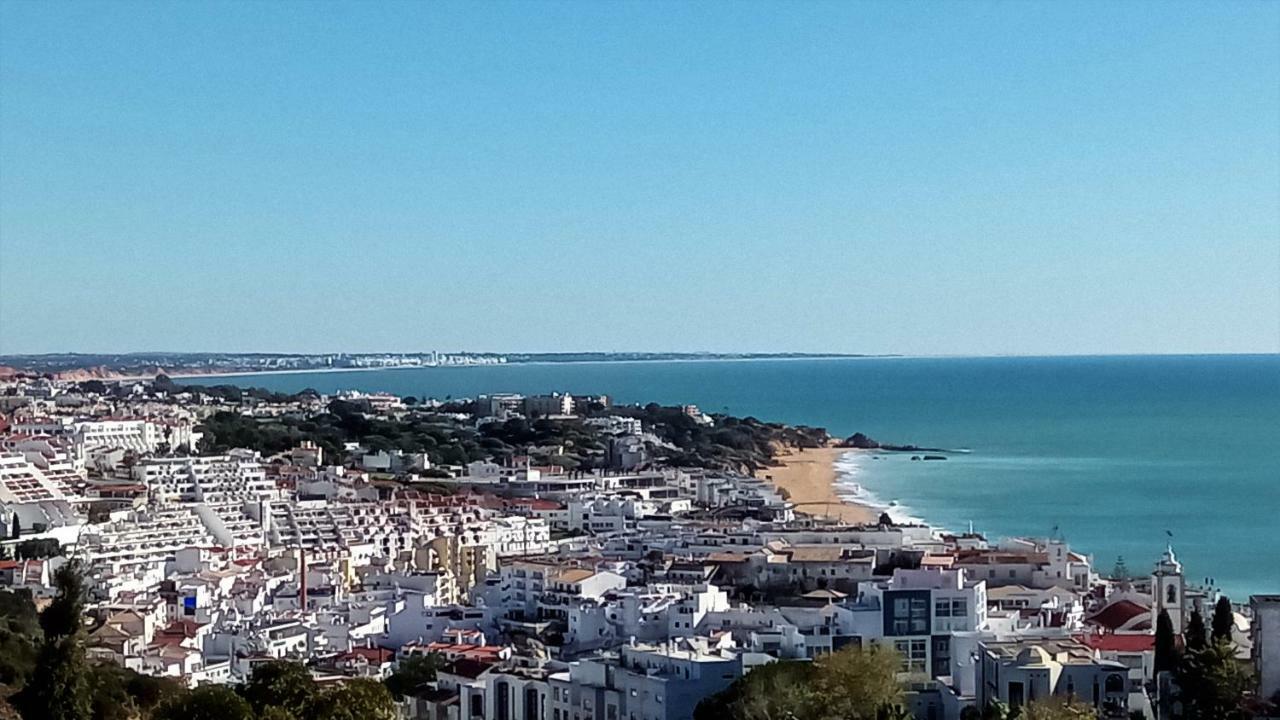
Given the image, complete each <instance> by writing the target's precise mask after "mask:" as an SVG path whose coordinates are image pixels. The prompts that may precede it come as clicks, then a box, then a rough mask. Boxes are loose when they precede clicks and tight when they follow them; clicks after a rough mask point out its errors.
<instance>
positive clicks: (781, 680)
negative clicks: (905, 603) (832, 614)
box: [694, 645, 904, 720]
mask: <svg viewBox="0 0 1280 720" xmlns="http://www.w3.org/2000/svg"><path fill="white" fill-rule="evenodd" d="M900 662H901V659H900V657H899V656H898V655H897V653H895V652H894V651H893V650H890V649H887V648H884V647H881V646H878V645H873V646H871V647H869V648H866V649H862V648H856V647H850V648H845V649H843V650H840V651H838V652H834V653H830V654H827V655H823V656H821V657H819V658H818V659H816V660H814V661H813V662H795V661H782V662H776V663H770V664H768V665H764V666H761V667H758V668H755V669H753V670H752V671H751V672H749V673H747V674H746V675H745V676H743V677H741V678H739V679H738V680H737V681H735V682H734V683H733V685H730V686H729V687H728V688H726V689H725V690H723V691H722V692H719V693H717V694H715V695H712V696H711V697H709V698H706V699H705V700H703V701H702V702H701V703H699V704H698V707H697V708H696V709H695V711H694V720H778V719H779V718H794V720H884V719H885V718H892V717H897V716H898V715H899V714H900V713H901V712H902V711H903V710H904V708H903V706H902V700H903V695H902V688H901V687H900V685H899V684H898V680H897V672H898V668H899V666H900Z"/></svg>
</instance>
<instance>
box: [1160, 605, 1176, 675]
mask: <svg viewBox="0 0 1280 720" xmlns="http://www.w3.org/2000/svg"><path fill="white" fill-rule="evenodd" d="M1177 667H1178V645H1177V643H1176V641H1175V640H1174V636H1173V620H1171V619H1170V618H1169V613H1168V612H1167V611H1165V610H1161V611H1160V614H1159V615H1158V616H1156V660H1155V671H1156V672H1157V673H1162V672H1173V671H1174V670H1175V669H1176V668H1177Z"/></svg>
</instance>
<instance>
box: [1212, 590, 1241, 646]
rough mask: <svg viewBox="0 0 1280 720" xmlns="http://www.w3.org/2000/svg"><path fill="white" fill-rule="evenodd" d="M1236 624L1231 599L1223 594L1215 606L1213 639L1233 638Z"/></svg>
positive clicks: (1215, 640) (1228, 639)
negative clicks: (1232, 634) (1232, 633)
mask: <svg viewBox="0 0 1280 720" xmlns="http://www.w3.org/2000/svg"><path fill="white" fill-rule="evenodd" d="M1235 625H1236V618H1235V612H1234V611H1232V609H1231V600H1230V599H1229V598H1228V597H1227V596H1226V595H1223V596H1222V597H1220V598H1218V603H1217V604H1216V605H1214V606H1213V640H1214V642H1217V641H1218V640H1227V641H1230V640H1231V630H1232V628H1234V627H1235Z"/></svg>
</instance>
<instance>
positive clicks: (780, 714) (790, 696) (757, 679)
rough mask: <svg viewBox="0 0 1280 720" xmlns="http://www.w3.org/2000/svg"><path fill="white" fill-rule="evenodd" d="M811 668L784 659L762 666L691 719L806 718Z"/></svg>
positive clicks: (703, 704) (811, 699) (700, 705)
mask: <svg viewBox="0 0 1280 720" xmlns="http://www.w3.org/2000/svg"><path fill="white" fill-rule="evenodd" d="M814 671H815V668H814V665H813V663H808V662H795V661H789V660H783V661H780V662H773V663H769V664H768V665H761V666H759V667H757V668H755V669H753V670H752V671H751V672H749V673H747V674H746V675H744V676H742V677H741V678H738V679H737V680H736V681H734V683H733V684H732V685H730V686H729V687H728V688H726V689H725V690H723V691H721V692H719V693H716V694H715V695H712V696H711V697H708V698H706V699H705V700H703V701H702V702H700V703H698V706H697V707H696V708H694V711H693V718H694V720H724V719H725V718H732V719H733V720H776V719H778V718H784V717H788V716H791V717H797V718H803V717H808V715H807V713H808V708H809V707H812V706H813V705H814V704H815V702H816V698H814V697H813V689H812V688H811V683H812V680H813V676H814Z"/></svg>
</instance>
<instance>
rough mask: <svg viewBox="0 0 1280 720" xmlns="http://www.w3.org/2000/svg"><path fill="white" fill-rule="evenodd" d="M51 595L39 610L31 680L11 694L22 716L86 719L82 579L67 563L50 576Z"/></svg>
mask: <svg viewBox="0 0 1280 720" xmlns="http://www.w3.org/2000/svg"><path fill="white" fill-rule="evenodd" d="M54 585H55V587H57V595H56V596H54V598H53V602H52V603H50V604H49V607H48V608H46V609H45V611H44V612H43V613H41V614H40V627H41V628H42V629H43V630H44V643H43V645H41V647H40V654H39V656H38V657H37V659H36V669H35V673H34V674H33V676H32V678H33V679H32V681H31V682H28V683H27V685H26V687H24V688H23V689H22V692H21V693H20V694H19V695H18V696H17V698H16V700H17V702H16V704H17V706H18V707H19V709H20V710H21V711H22V716H23V717H24V718H26V720H90V718H91V717H92V716H93V709H92V698H91V695H90V692H89V690H90V688H89V675H90V673H89V663H88V660H87V659H86V658H85V652H84V625H83V622H84V620H83V618H84V595H85V588H84V579H83V578H82V577H81V576H80V569H79V566H78V565H77V564H76V563H75V562H68V563H66V564H64V565H63V566H62V567H60V568H58V571H57V573H56V574H55V575H54Z"/></svg>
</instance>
